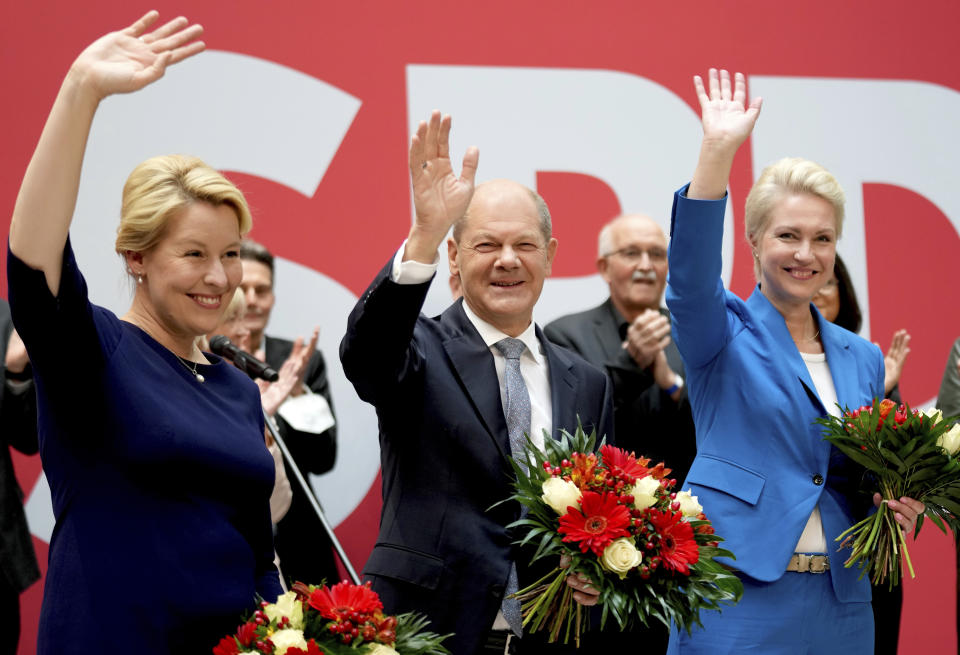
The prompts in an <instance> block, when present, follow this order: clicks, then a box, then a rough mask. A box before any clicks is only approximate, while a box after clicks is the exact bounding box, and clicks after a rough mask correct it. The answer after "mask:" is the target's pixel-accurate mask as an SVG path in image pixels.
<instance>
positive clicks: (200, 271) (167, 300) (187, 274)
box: [127, 202, 242, 347]
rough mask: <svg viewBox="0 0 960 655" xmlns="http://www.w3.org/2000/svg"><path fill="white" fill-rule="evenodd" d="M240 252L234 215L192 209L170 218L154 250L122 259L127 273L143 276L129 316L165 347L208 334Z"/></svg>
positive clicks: (204, 206) (220, 209) (197, 205)
mask: <svg viewBox="0 0 960 655" xmlns="http://www.w3.org/2000/svg"><path fill="white" fill-rule="evenodd" d="M239 252H240V228H239V224H238V221H237V214H236V213H235V212H234V210H233V209H232V208H231V207H229V206H228V205H218V206H214V205H211V204H209V203H206V202H194V203H191V204H190V205H188V206H187V207H186V209H184V210H183V211H181V212H179V213H178V214H176V215H174V216H173V217H172V218H170V220H169V221H168V222H167V225H166V227H165V228H164V232H163V236H162V237H161V239H160V240H159V241H158V242H157V244H156V245H155V246H154V247H153V248H151V249H150V250H148V251H147V252H145V253H128V254H127V263H128V266H129V267H130V270H131V271H132V272H133V273H134V274H135V275H142V276H143V282H142V283H139V284H138V285H137V294H136V297H135V298H134V308H133V309H132V310H131V311H132V313H134V314H136V315H142V318H144V319H145V320H144V323H145V324H146V325H149V326H150V328H151V329H149V330H148V331H149V332H151V334H153V336H154V337H155V338H156V339H157V340H158V341H160V342H161V343H164V344H165V345H167V344H166V342H172V343H180V342H183V341H184V340H190V339H193V338H194V337H196V336H198V335H201V334H207V333H208V332H210V331H211V330H213V329H214V327H216V325H217V323H218V322H219V321H220V316H221V315H222V314H223V311H224V310H225V309H226V306H227V303H228V302H229V301H230V298H231V297H232V295H233V292H234V290H235V289H236V288H237V285H238V284H240V277H241V275H242V270H241V268H240V258H239ZM157 332H158V333H157ZM168 347H169V346H168Z"/></svg>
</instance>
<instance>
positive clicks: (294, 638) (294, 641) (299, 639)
mask: <svg viewBox="0 0 960 655" xmlns="http://www.w3.org/2000/svg"><path fill="white" fill-rule="evenodd" d="M270 641H272V642H273V648H274V652H277V653H286V652H287V649H288V648H301V649H303V650H307V640H306V639H304V638H303V630H294V629H292V628H287V629H285V630H277V631H276V632H274V633H273V634H272V635H271V636H270Z"/></svg>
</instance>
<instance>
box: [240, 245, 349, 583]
mask: <svg viewBox="0 0 960 655" xmlns="http://www.w3.org/2000/svg"><path fill="white" fill-rule="evenodd" d="M240 259H241V263H242V265H243V279H242V280H241V282H240V288H241V289H242V290H243V293H244V296H245V300H246V307H247V310H246V314H245V315H244V324H245V326H246V328H247V330H249V332H250V345H249V350H248V352H250V353H251V354H253V355H254V356H255V357H257V358H258V359H261V360H263V361H265V362H266V363H267V364H269V365H270V366H272V367H273V368H275V369H277V370H278V371H279V370H280V369H281V368H282V366H283V364H284V362H286V361H287V360H288V359H289V358H290V357H291V355H292V354H293V353H294V351H295V350H296V351H299V348H300V347H302V345H303V341H302V340H300V339H298V340H296V341H288V340H286V339H279V338H277V337H271V336H268V335H267V334H265V330H266V328H267V324H268V323H269V322H270V314H271V312H272V311H273V306H274V303H275V302H276V295H275V289H276V285H275V282H276V280H275V277H274V274H275V268H274V257H273V254H272V253H271V252H270V251H269V250H267V249H266V248H265V247H264V246H262V245H261V244H259V243H257V242H255V241H251V240H249V239H245V240H244V242H243V243H242V244H241V247H240ZM317 337H318V330H314V332H313V335H312V338H311V340H310V342H309V344H310V345H309V350H308V351H307V352H309V353H310V358H309V361H307V362H306V365H305V366H303V367H302V368H301V370H300V379H299V381H298V382H297V384H295V385H294V387H293V389H292V391H291V392H290V396H289V398H288V399H286V400H285V402H283V403H281V404H280V406H279V408H278V409H277V412H276V415H275V418H276V424H277V428H278V430H279V433H280V437H281V438H282V439H283V440H284V443H286V444H287V447H288V448H289V449H290V453H291V454H292V455H293V459H294V462H295V463H296V465H297V466H298V467H299V468H300V471H301V472H302V473H303V475H304V477H306V478H307V479H309V474H310V473H313V474H315V475H319V474H323V473H327V472H329V471H330V470H331V469H333V466H334V464H335V463H336V458H337V426H336V419H335V417H334V413H333V399H332V397H331V395H330V385H329V383H328V381H327V366H326V363H325V362H324V359H323V355H322V354H320V352H318V351H317V350H316V349H315V346H316V343H317ZM292 488H293V500H292V502H291V504H290V510H289V511H288V512H287V515H286V516H285V517H284V518H283V520H282V521H280V523H279V524H277V529H276V535H275V536H274V545H275V547H276V549H277V554H278V555H279V557H280V561H281V562H283V575H284V578H285V579H286V580H289V581H293V582H296V581H301V582H306V583H308V584H320V582H321V581H324V580H325V581H327V582H328V583H330V584H334V583H335V582H337V581H339V579H340V573H339V571H338V569H337V563H336V560H335V557H334V552H333V547H332V545H331V543H330V538H329V537H328V535H327V533H326V531H325V530H324V528H323V524H322V523H321V522H320V519H318V518H317V516H316V514H315V512H314V510H313V507H312V506H311V505H310V501H309V500H308V499H307V496H306V494H305V492H304V490H303V489H301V488H300V485H299V484H293V485H292ZM320 500H322V499H320Z"/></svg>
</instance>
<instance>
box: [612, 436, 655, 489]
mask: <svg viewBox="0 0 960 655" xmlns="http://www.w3.org/2000/svg"><path fill="white" fill-rule="evenodd" d="M600 454H601V455H602V456H603V463H604V464H606V465H607V468H608V469H609V470H610V473H612V474H613V476H614V477H615V478H619V479H621V480H623V481H624V482H626V483H627V484H633V483H634V482H636V481H637V478H642V477H644V476H645V475H646V474H647V464H649V463H650V460H649V459H646V458H644V457H641V458H640V459H637V456H636V455H634V454H633V453H627V452H626V451H625V450H621V449H619V448H617V447H616V446H611V445H610V444H604V445H603V446H602V447H601V448H600Z"/></svg>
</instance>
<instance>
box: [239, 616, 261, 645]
mask: <svg viewBox="0 0 960 655" xmlns="http://www.w3.org/2000/svg"><path fill="white" fill-rule="evenodd" d="M256 638H257V624H256V623H252V622H251V623H244V624H243V625H241V626H240V627H239V628H237V641H239V642H240V645H241V646H249V645H250V644H252V643H253V641H254V640H255V639H256Z"/></svg>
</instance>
